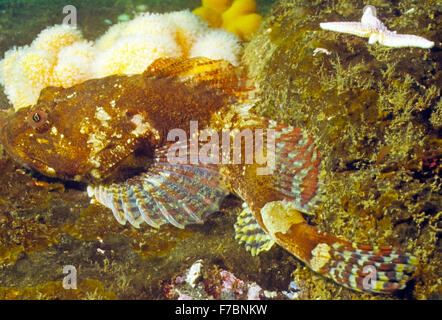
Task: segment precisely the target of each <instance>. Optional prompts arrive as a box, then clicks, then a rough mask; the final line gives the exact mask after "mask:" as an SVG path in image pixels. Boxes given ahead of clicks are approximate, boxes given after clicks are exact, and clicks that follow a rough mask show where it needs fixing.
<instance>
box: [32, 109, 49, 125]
mask: <svg viewBox="0 0 442 320" xmlns="http://www.w3.org/2000/svg"><path fill="white" fill-rule="evenodd" d="M47 119H48V114H47V113H46V112H45V111H43V110H36V111H31V112H30V113H29V114H28V116H27V120H28V123H29V125H30V126H31V127H32V128H34V129H38V128H41V127H42V126H43V125H44V124H45V123H46V120H47Z"/></svg>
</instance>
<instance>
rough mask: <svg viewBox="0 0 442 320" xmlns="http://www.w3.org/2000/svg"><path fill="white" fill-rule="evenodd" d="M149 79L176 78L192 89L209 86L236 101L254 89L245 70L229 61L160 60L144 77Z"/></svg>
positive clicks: (149, 68) (206, 59) (151, 66)
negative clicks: (196, 86) (198, 86)
mask: <svg viewBox="0 0 442 320" xmlns="http://www.w3.org/2000/svg"><path fill="white" fill-rule="evenodd" d="M143 75H144V76H147V77H154V76H155V77H176V78H177V79H179V80H180V81H182V82H185V83H188V84H190V85H205V86H207V87H208V88H211V89H218V90H221V91H222V92H223V93H225V94H228V95H230V96H234V97H236V98H247V97H248V96H249V93H250V91H251V90H253V89H254V86H253V84H252V82H251V81H249V80H247V76H246V74H245V72H243V70H241V69H240V68H238V67H235V66H233V65H232V64H230V63H229V62H228V61H226V60H212V59H208V58H203V57H196V58H190V59H186V58H159V59H157V60H155V61H154V62H153V63H152V64H151V65H149V66H148V67H147V69H146V71H144V73H143Z"/></svg>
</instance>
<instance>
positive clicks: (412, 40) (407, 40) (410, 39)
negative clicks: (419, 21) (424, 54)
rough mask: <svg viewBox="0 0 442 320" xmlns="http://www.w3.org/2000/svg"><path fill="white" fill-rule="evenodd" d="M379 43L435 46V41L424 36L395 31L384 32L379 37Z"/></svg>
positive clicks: (397, 45)
mask: <svg viewBox="0 0 442 320" xmlns="http://www.w3.org/2000/svg"><path fill="white" fill-rule="evenodd" d="M378 41H379V43H380V44H382V45H384V46H387V47H395V48H402V47H418V48H424V49H428V48H431V47H433V46H434V42H433V41H429V40H427V39H425V38H423V37H419V36H415V35H412V34H396V33H393V32H387V33H383V34H382V35H381V36H380V37H379V39H378Z"/></svg>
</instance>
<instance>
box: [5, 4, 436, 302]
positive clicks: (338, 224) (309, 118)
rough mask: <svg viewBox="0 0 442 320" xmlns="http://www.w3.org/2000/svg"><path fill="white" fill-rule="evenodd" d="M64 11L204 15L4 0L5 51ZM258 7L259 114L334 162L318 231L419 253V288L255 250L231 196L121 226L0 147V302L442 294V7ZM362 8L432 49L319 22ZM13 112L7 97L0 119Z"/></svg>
mask: <svg viewBox="0 0 442 320" xmlns="http://www.w3.org/2000/svg"><path fill="white" fill-rule="evenodd" d="M67 4H71V5H74V6H75V7H76V8H77V10H78V13H77V16H78V18H77V19H78V28H79V29H80V30H81V32H82V33H83V35H84V37H85V38H86V39H88V40H94V39H96V38H98V37H99V36H101V35H102V34H103V33H104V32H105V31H106V30H107V29H108V28H109V26H110V25H112V24H115V23H117V22H118V21H123V20H124V19H132V18H133V17H134V16H135V14H136V13H137V12H142V11H149V12H161V13H163V12H169V11H176V10H182V9H190V10H193V9H195V8H197V7H199V6H200V5H201V1H199V0H198V1H197V0H188V1H179V0H152V1H141V0H139V1H127V0H115V1H112V0H109V1H108V0H106V1H105V0H96V1H69V2H68V3H67V2H66V1H64V0H63V1H61V0H54V1H1V2H0V58H3V55H4V53H5V52H6V51H7V50H9V49H10V48H11V47H13V46H23V45H28V44H30V43H31V42H32V41H33V40H34V39H35V37H36V36H37V35H38V34H39V33H40V31H41V30H43V29H45V28H46V27H48V26H52V25H55V24H60V23H61V22H62V19H63V17H64V15H63V13H62V9H63V7H64V6H65V5H67ZM257 4H258V10H257V12H258V13H259V14H260V15H262V16H263V23H262V24H261V26H260V27H259V29H258V30H257V32H256V34H255V35H254V36H253V37H252V39H251V41H249V42H245V43H244V55H243V57H242V64H243V65H245V66H246V67H247V68H248V70H249V72H250V75H251V77H252V78H253V79H254V80H255V81H256V82H257V85H258V87H259V89H260V97H261V99H260V101H259V102H258V104H257V106H256V107H255V110H256V112H258V113H259V114H260V115H264V116H267V117H270V118H272V119H274V120H278V121H281V122H285V123H289V124H292V125H294V126H297V127H301V128H306V129H308V130H309V131H310V132H312V134H313V135H314V137H315V140H316V144H317V146H318V149H319V150H320V152H321V155H322V159H323V161H324V169H325V170H324V172H323V176H322V178H323V179H324V180H325V181H327V183H326V186H327V190H326V194H327V197H326V200H325V201H323V203H322V204H321V206H320V207H318V208H317V209H316V210H315V212H312V216H311V221H309V222H311V223H312V224H315V225H317V226H318V227H319V228H320V229H321V230H322V231H325V232H330V233H332V234H335V235H338V236H342V237H344V238H346V239H349V240H352V241H355V242H358V243H368V244H372V245H391V246H393V247H397V248H400V249H403V250H407V251H408V252H411V253H413V254H414V255H415V256H417V257H418V259H419V262H420V265H419V268H418V272H417V274H416V277H415V278H414V279H413V280H412V281H410V283H409V285H408V287H407V288H406V289H405V290H403V291H401V292H399V293H397V294H395V295H393V296H384V295H373V294H368V293H358V292H354V291H351V290H348V289H346V288H343V287H340V286H338V285H336V284H335V283H333V282H332V281H329V280H326V279H324V278H323V277H321V276H319V275H317V274H315V273H314V272H313V271H311V270H310V269H308V268H307V267H306V266H305V265H304V264H303V263H302V262H300V261H298V260H297V259H296V258H295V257H294V256H292V255H291V254H289V253H288V252H286V251H285V250H284V249H282V248H280V247H277V246H275V247H273V248H272V249H271V250H270V251H269V252H265V253H261V254H260V255H259V256H256V257H252V256H251V255H250V254H249V253H248V252H247V251H245V249H244V246H243V245H240V244H238V243H237V241H236V240H235V230H234V228H233V225H234V223H235V221H236V217H237V215H238V214H239V213H240V212H241V201H240V200H239V199H237V198H234V197H233V196H232V197H228V198H227V199H226V200H225V201H224V203H223V206H222V208H221V212H219V213H215V214H212V215H211V216H210V217H209V218H208V221H206V223H205V224H204V225H193V226H189V227H186V229H184V230H180V229H177V228H174V227H173V226H169V225H166V226H163V227H161V228H160V229H159V230H155V229H152V228H150V227H148V226H146V225H143V226H142V227H141V229H139V230H136V229H134V228H132V227H131V226H130V225H126V226H122V225H120V224H118V222H117V221H115V219H114V217H113V216H112V214H111V213H110V211H109V210H108V209H106V208H104V207H102V206H99V205H96V204H90V199H89V197H88V196H87V193H86V192H85V188H84V186H81V185H79V184H75V183H64V182H62V181H54V180H50V179H46V178H45V177H42V176H40V175H38V174H36V173H34V172H30V171H28V170H25V169H23V168H21V166H20V165H19V164H17V163H15V162H14V161H13V160H12V159H11V158H10V157H9V156H7V155H6V154H5V153H4V152H3V150H2V147H1V146H0V182H1V183H0V299H176V298H194V299H207V298H224V299H233V298H236V299H246V298H257V297H259V298H268V299H289V298H296V299H441V297H442V284H441V281H442V265H441V264H442V262H441V261H442V259H441V258H442V253H441V250H440V248H441V246H440V244H441V241H440V235H441V230H442V229H441V226H442V224H441V212H442V210H441V203H442V201H441V193H442V191H441V179H440V159H441V155H442V140H441V127H442V111H441V110H442V103H441V100H440V87H441V75H442V73H441V67H440V63H441V56H442V54H441V50H440V43H441V40H442V39H441V38H442V32H441V30H440V25H441V16H440V13H441V9H442V4H441V3H440V2H438V1H382V0H376V1H370V2H369V3H364V2H362V1H320V0H317V1H299V0H285V1H276V0H275V1H264V0H262V1H257ZM366 4H370V5H373V6H375V7H376V8H377V12H378V16H380V17H381V19H382V21H383V22H384V23H385V25H386V26H388V27H389V28H390V29H391V30H396V31H398V33H410V34H417V35H420V36H423V37H425V38H427V39H431V40H432V41H434V42H435V44H436V45H435V47H434V48H432V49H431V50H427V49H420V48H400V49H397V48H387V47H383V46H380V45H370V44H368V41H367V39H364V38H359V37H356V36H350V35H345V34H341V33H334V32H328V31H323V30H321V29H320V28H319V23H320V22H327V21H358V20H359V19H360V17H361V13H362V8H363V7H364V6H365V5H366ZM317 48H322V49H326V51H327V53H326V52H325V51H323V52H319V53H317V54H316V53H315V49H317ZM11 107H12V106H11V104H10V103H9V101H8V99H7V97H6V95H5V94H4V92H3V90H0V109H2V112H0V125H1V123H2V121H4V119H5V117H6V114H7V113H8V112H10V111H8V110H10V109H11ZM199 261H201V262H199ZM66 265H73V266H75V267H76V269H77V277H78V288H77V289H76V290H65V289H64V288H63V285H62V281H63V278H64V277H65V274H64V273H63V267H64V266H66ZM195 265H196V266H197V268H196V269H198V268H199V269H198V270H200V271H199V276H198V280H196V281H197V283H198V285H195V286H189V285H186V284H185V283H184V282H185V281H182V278H185V277H186V276H187V275H189V268H191V269H192V268H193V269H192V270H194V269H195V267H194V266H195ZM198 265H200V267H198ZM192 266H193V267H192ZM192 270H190V271H192ZM251 288H253V290H251Z"/></svg>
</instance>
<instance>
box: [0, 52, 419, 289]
mask: <svg viewBox="0 0 442 320" xmlns="http://www.w3.org/2000/svg"><path fill="white" fill-rule="evenodd" d="M253 92H254V90H253V86H252V85H251V84H250V81H249V80H248V79H247V78H246V77H245V75H244V73H243V72H242V71H241V70H240V69H238V68H236V67H233V66H231V65H230V64H229V63H227V62H225V61H214V60H210V59H205V58H194V59H180V58H176V59H167V58H166V59H158V60H156V61H155V62H154V63H153V64H151V65H150V66H149V67H148V68H147V70H146V71H145V72H144V73H143V74H140V75H132V76H110V77H106V78H103V79H93V80H89V81H86V82H84V83H82V84H79V85H75V86H73V87H71V88H67V89H63V88H46V89H45V90H43V91H42V93H41V95H40V98H39V101H38V103H37V104H36V105H35V106H30V107H28V108H24V109H21V110H20V111H18V112H17V113H16V114H14V115H13V116H11V118H10V119H9V121H8V124H7V125H6V126H5V127H4V128H3V130H2V132H1V140H2V143H3V144H4V146H5V149H6V150H7V151H8V153H9V154H11V156H12V157H14V158H15V159H16V160H17V161H19V162H20V163H22V164H24V165H26V166H28V167H31V168H33V169H35V170H37V171H40V172H41V173H43V174H46V175H48V176H54V177H59V178H62V179H69V180H76V181H84V182H87V183H89V184H90V185H89V187H88V193H89V195H90V196H91V197H93V198H94V199H95V200H96V201H97V202H99V203H101V204H103V205H104V206H106V207H108V208H109V209H111V211H112V212H113V214H114V216H115V218H116V219H117V220H118V221H119V222H120V223H122V224H125V223H126V222H129V223H131V224H132V225H133V226H134V227H139V226H140V224H142V223H147V224H149V225H151V226H152V227H155V228H158V227H160V226H161V225H163V224H166V223H170V224H172V225H174V226H176V227H178V228H184V227H185V226H186V225H187V224H190V223H202V222H203V221H204V218H205V217H206V216H207V215H209V214H210V213H212V212H215V211H217V210H218V208H219V205H220V203H221V201H222V200H223V198H224V197H225V196H226V195H227V194H229V193H233V194H235V195H237V196H238V197H240V198H241V199H242V200H244V203H245V209H244V210H243V212H242V213H241V214H240V215H239V217H238V220H237V223H236V224H235V230H236V237H237V239H238V240H239V242H240V243H245V246H246V249H247V250H249V251H250V252H251V253H252V254H253V255H255V254H259V253H260V252H262V251H265V250H269V249H270V248H271V247H272V245H273V244H274V243H277V244H279V245H281V246H282V247H284V248H285V249H287V250H288V251H289V252H291V253H292V254H293V255H295V256H296V257H298V258H299V259H300V260H302V261H303V262H305V263H306V264H307V265H308V266H309V267H310V268H311V269H313V270H314V271H316V272H318V273H320V274H323V275H324V276H326V277H328V278H331V279H333V280H334V281H335V282H337V283H339V284H341V285H343V286H346V287H349V288H352V289H354V290H358V291H371V292H378V293H390V292H392V291H394V290H396V289H402V288H404V287H405V284H406V282H407V280H408V279H409V277H410V276H411V275H412V273H413V272H414V269H415V267H416V265H417V260H416V258H415V257H413V256H412V255H410V254H408V253H402V252H399V251H396V250H394V249H392V248H376V247H371V246H361V245H356V244H352V243H351V242H348V241H346V240H344V239H340V238H338V237H334V236H332V235H329V234H325V233H322V232H320V231H319V230H318V229H317V228H316V227H313V226H311V225H309V224H308V223H307V221H306V220H305V219H304V216H303V214H304V213H309V212H311V211H312V210H313V209H314V208H315V207H316V206H317V204H318V202H319V201H320V198H321V196H322V189H323V182H322V181H320V179H319V170H320V165H321V159H320V154H319V152H318V151H317V150H316V148H315V144H314V140H313V138H312V137H311V136H310V135H309V134H308V133H307V132H306V131H305V130H302V129H299V128H294V127H292V126H288V125H284V124H280V123H277V122H275V121H273V120H270V119H266V118H262V117H259V116H257V115H255V114H253V113H252V112H250V107H251V106H252V105H253V98H252V97H253ZM195 124H196V128H195ZM192 125H193V127H192ZM199 135H203V136H204V137H205V139H206V140H205V141H201V140H200V139H199V138H198V136H199ZM183 137H184V138H183ZM176 138H178V141H177V139H176ZM248 139H249V141H248V142H247V140H248ZM203 140H204V139H203ZM215 140H216V141H215ZM221 140H222V141H221ZM207 141H210V143H208V142H207ZM212 142H217V143H212ZM220 145H221V146H220ZM250 145H252V147H251V149H250ZM232 150H233V155H232V154H231V153H230V151H232ZM257 150H260V151H261V152H258V153H257ZM202 151H204V152H202ZM235 151H236V153H235ZM253 151H254V153H253ZM251 154H253V157H252V160H253V161H248V160H247V159H248V156H250V155H251ZM204 155H206V156H207V155H208V156H207V157H204ZM235 160H237V161H235ZM249 160H250V159H249ZM263 160H266V161H263ZM367 267H372V268H374V271H373V272H372V273H370V272H368V271H367V269H366V268H367Z"/></svg>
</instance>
